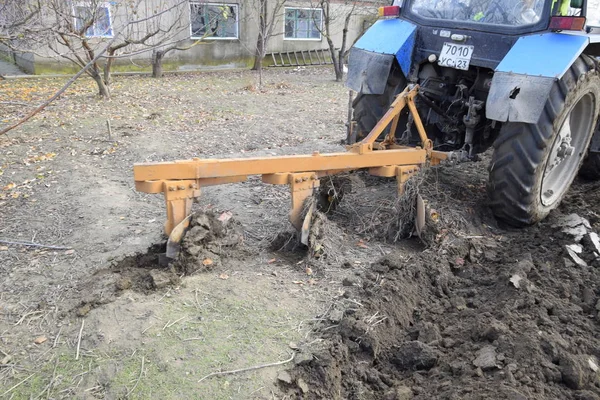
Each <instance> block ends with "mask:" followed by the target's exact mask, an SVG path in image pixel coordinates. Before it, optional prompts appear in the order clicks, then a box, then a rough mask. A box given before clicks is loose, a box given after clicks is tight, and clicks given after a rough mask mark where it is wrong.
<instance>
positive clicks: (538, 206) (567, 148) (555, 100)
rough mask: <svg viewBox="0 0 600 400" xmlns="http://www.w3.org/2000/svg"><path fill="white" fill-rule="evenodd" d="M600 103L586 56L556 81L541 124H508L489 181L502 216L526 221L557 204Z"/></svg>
mask: <svg viewBox="0 0 600 400" xmlns="http://www.w3.org/2000/svg"><path fill="white" fill-rule="evenodd" d="M599 108H600V77H599V75H598V73H597V71H595V70H594V64H593V62H592V60H591V59H590V58H589V57H587V56H581V57H579V58H578V59H577V60H576V61H575V63H574V64H573V65H572V66H571V68H570V69H569V71H567V73H566V74H565V76H564V77H563V78H561V80H560V81H558V82H557V83H555V85H554V87H553V88H552V90H551V92H550V96H549V98H548V100H547V101H546V105H545V107H544V112H543V113H542V115H541V116H540V119H539V121H538V123H537V124H527V123H520V122H507V123H505V124H504V125H503V127H502V129H501V131H500V135H499V136H498V139H497V140H496V142H495V143H494V154H493V157H492V162H491V164H490V167H489V183H488V194H489V197H490V200H491V207H492V210H493V211H494V214H495V215H496V216H497V217H498V218H500V219H502V220H504V221H506V222H507V223H509V224H511V225H514V226H525V225H530V224H533V223H536V222H538V221H540V220H542V219H543V218H544V217H546V215H548V213H549V212H550V211H551V210H552V209H554V208H556V207H557V206H558V204H559V203H560V201H561V199H562V198H563V196H564V195H565V193H566V192H567V190H568V189H569V186H570V185H571V183H572V182H573V179H574V178H575V176H576V175H577V172H578V170H579V168H580V166H581V164H582V161H583V159H584V157H585V155H586V153H587V149H588V146H589V144H590V140H591V138H592V132H593V130H594V128H595V127H596V121H597V119H598V112H599Z"/></svg>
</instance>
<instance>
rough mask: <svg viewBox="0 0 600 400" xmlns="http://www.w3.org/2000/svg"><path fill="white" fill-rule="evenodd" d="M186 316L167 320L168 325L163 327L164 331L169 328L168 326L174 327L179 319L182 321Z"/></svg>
mask: <svg viewBox="0 0 600 400" xmlns="http://www.w3.org/2000/svg"><path fill="white" fill-rule="evenodd" d="M184 318H187V315H184V316H183V317H181V318H179V319H178V320H176V321H173V322H171V321H169V322H167V323H166V325H165V326H164V327H163V331H164V330H165V329H167V328H170V327H172V326H173V325H175V324H176V323H178V322H179V321H181V320H182V319H184Z"/></svg>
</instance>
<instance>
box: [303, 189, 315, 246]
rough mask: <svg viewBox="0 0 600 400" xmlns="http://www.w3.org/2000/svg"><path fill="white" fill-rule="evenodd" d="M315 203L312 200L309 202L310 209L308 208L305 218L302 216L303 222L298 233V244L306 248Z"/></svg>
mask: <svg viewBox="0 0 600 400" xmlns="http://www.w3.org/2000/svg"><path fill="white" fill-rule="evenodd" d="M315 205H316V202H315V200H314V199H312V200H311V204H310V207H309V208H308V212H307V213H306V216H304V222H303V223H302V230H301V231H300V242H301V243H302V244H303V245H305V246H308V238H309V236H310V227H311V225H312V217H313V214H314V212H315Z"/></svg>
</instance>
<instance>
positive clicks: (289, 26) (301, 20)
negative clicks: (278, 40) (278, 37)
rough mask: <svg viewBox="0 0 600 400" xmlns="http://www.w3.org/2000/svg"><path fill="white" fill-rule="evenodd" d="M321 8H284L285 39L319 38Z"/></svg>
mask: <svg viewBox="0 0 600 400" xmlns="http://www.w3.org/2000/svg"><path fill="white" fill-rule="evenodd" d="M322 25H323V10H321V9H320V8H287V7H286V9H285V36H284V37H285V39H288V40H294V39H296V40H298V39H299V40H321V29H322V28H321V27H322Z"/></svg>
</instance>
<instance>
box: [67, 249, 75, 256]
mask: <svg viewBox="0 0 600 400" xmlns="http://www.w3.org/2000/svg"><path fill="white" fill-rule="evenodd" d="M74 253H75V250H73V249H71V250H67V251H65V254H66V255H70V254H74Z"/></svg>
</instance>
